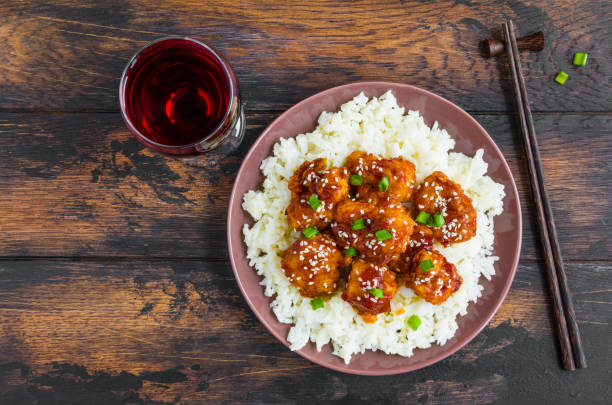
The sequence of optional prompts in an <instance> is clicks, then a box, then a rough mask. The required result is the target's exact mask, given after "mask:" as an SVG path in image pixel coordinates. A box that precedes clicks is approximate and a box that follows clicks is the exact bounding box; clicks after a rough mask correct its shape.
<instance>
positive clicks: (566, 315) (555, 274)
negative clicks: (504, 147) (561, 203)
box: [503, 20, 586, 370]
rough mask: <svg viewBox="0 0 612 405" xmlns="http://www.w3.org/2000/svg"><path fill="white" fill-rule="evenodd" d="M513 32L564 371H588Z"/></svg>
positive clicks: (510, 42)
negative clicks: (582, 369) (584, 369)
mask: <svg viewBox="0 0 612 405" xmlns="http://www.w3.org/2000/svg"><path fill="white" fill-rule="evenodd" d="M514 30H515V28H514V23H513V22H512V20H508V21H507V22H505V23H504V24H503V32H504V37H505V39H506V51H507V54H508V60H509V64H510V71H511V72H512V83H513V87H514V95H515V101H516V105H517V109H518V113H519V122H520V126H521V133H522V135H523V146H524V148H525V155H526V157H527V164H528V168H529V177H530V183H531V192H532V195H533V200H534V203H535V206H536V211H537V219H538V226H539V229H540V239H541V242H542V248H543V250H544V257H545V260H546V273H547V276H548V284H549V288H550V291H551V293H552V298H553V306H554V313H555V323H556V326H557V332H558V337H559V343H560V345H561V357H562V362H563V368H565V369H566V370H575V369H576V368H585V367H586V359H585V356H584V351H583V348H582V341H581V339H580V332H579V330H578V324H577V322H576V315H575V313H574V304H573V302H572V297H571V293H570V290H569V287H568V285H567V277H566V275H565V269H564V266H563V258H562V257H561V249H560V247H559V241H558V238H557V230H556V228H555V223H554V219H553V214H552V209H551V207H550V202H549V198H548V191H547V190H546V184H545V182H544V173H543V170H542V165H541V163H540V152H539V150H538V142H537V139H536V134H535V129H534V126H533V117H532V116H531V109H530V108H529V100H528V98H527V90H526V88H525V79H524V77H523V73H522V71H521V62H520V59H519V51H518V46H517V42H516V36H515V33H514Z"/></svg>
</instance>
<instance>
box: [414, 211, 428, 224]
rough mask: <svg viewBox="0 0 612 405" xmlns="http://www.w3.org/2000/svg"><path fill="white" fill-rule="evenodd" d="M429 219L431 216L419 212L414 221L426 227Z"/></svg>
mask: <svg viewBox="0 0 612 405" xmlns="http://www.w3.org/2000/svg"><path fill="white" fill-rule="evenodd" d="M429 218H431V215H429V214H428V213H426V212H425V211H421V212H419V215H417V217H416V218H415V221H416V222H418V223H419V224H423V225H427V221H428V220H429Z"/></svg>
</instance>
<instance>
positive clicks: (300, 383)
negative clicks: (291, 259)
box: [0, 261, 612, 404]
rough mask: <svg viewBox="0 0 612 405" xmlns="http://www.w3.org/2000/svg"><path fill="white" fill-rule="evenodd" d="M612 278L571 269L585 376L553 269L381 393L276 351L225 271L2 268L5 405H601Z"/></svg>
mask: <svg viewBox="0 0 612 405" xmlns="http://www.w3.org/2000/svg"><path fill="white" fill-rule="evenodd" d="M611 270H612V265H611V264H572V265H568V278H569V282H570V285H571V286H572V288H573V291H574V297H575V300H576V314H577V318H578V321H579V323H580V327H581V330H582V333H583V341H584V342H585V349H586V352H587V359H588V362H589V368H587V369H585V370H581V371H580V372H575V373H567V372H564V371H563V370H561V368H560V365H559V364H558V360H557V359H558V355H557V348H556V344H555V341H556V340H555V337H554V335H553V332H552V328H551V321H552V320H551V308H550V301H549V299H548V298H547V293H546V287H545V286H546V284H545V281H544V280H543V277H544V273H543V269H542V268H540V267H539V265H537V264H528V265H521V266H520V267H519V269H518V272H517V277H516V279H515V282H514V285H513V288H512V289H511V290H510V293H509V295H508V297H507V299H506V301H505V302H504V304H503V306H502V307H501V310H500V311H499V312H498V314H497V315H496V316H495V318H494V319H493V322H492V323H491V325H489V326H488V327H487V328H486V329H485V330H484V331H483V332H482V333H481V334H480V335H479V336H477V337H476V339H474V341H472V342H471V343H470V344H469V345H468V346H466V347H465V348H464V349H462V350H460V351H459V352H458V353H456V354H455V355H453V356H451V357H450V358H448V359H446V360H444V361H442V362H440V363H438V364H436V365H434V366H431V367H428V368H426V369H423V370H419V371H416V372H413V373H409V374H404V375H399V376H392V377H385V378H384V384H383V383H377V384H373V383H372V382H373V380H372V379H371V378H367V377H358V376H351V375H345V374H341V373H337V372H332V371H328V370H326V369H323V368H321V367H319V366H316V365H314V364H312V363H310V362H308V361H306V360H304V359H302V358H301V357H299V356H297V355H296V354H294V353H292V352H290V351H289V350H288V349H286V348H285V347H284V346H283V345H281V344H280V343H278V342H277V341H276V340H275V339H274V338H273V337H272V335H270V334H269V333H268V332H267V331H266V330H265V329H264V328H263V326H262V325H261V324H260V323H259V322H258V321H257V319H256V318H255V316H254V315H253V314H252V313H251V311H250V310H249V308H248V307H247V305H246V303H245V302H244V300H243V299H242V297H241V295H240V292H239V290H238V288H237V286H236V283H235V281H234V279H233V277H232V273H231V270H230V268H229V264H228V263H227V262H216V263H211V262H200V261H182V262H179V261H171V262H165V261H156V262H98V261H91V262H78V261H77V262H62V261H34V262H32V261H2V262H0V402H2V403H24V402H27V403H30V402H35V401H39V403H67V402H70V403H105V404H109V403H120V402H121V401H125V402H130V403H137V402H138V401H142V402H144V403H153V401H160V402H163V403H174V402H180V403H188V404H191V403H201V402H202V401H211V402H212V401H215V402H218V401H226V402H227V403H300V402H304V401H312V400H316V401H317V402H321V403H327V402H332V401H338V402H343V403H371V402H372V401H381V400H382V401H383V402H385V403H415V402H419V403H426V402H427V403H430V402H434V403H466V404H467V403H474V398H478V402H481V403H484V402H487V403H488V402H492V401H498V402H499V403H508V404H515V403H533V402H536V401H540V402H542V401H543V402H544V403H559V404H568V403H576V402H579V403H593V404H595V403H603V402H602V396H601V393H602V392H605V390H606V389H607V386H608V384H609V361H608V359H609V358H610V355H611V354H612V353H611V347H610V345H609V341H608V338H609V333H610V323H611V322H612V306H611V305H610V303H611V301H610V290H609V288H608V287H607V286H609V285H610V283H611V282H612V271H611ZM380 382H382V380H381V381H380ZM238 386H243V387H257V389H250V388H248V389H236V388H235V387H238ZM128 400H129V401H128ZM160 402H155V403H160Z"/></svg>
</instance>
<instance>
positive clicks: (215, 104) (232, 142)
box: [119, 37, 245, 154]
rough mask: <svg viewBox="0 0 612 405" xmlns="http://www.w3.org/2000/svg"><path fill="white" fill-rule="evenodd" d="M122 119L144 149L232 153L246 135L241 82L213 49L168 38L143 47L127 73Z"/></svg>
mask: <svg viewBox="0 0 612 405" xmlns="http://www.w3.org/2000/svg"><path fill="white" fill-rule="evenodd" d="M119 104H120V106H121V115H122V116H123V119H124V121H125V123H126V125H127V126H128V128H129V129H130V131H131V132H132V133H133V134H134V135H135V136H136V138H138V140H140V142H142V143H144V144H145V145H147V146H149V147H151V148H153V149H156V150H158V151H161V152H164V153H171V154H190V153H196V152H208V151H210V150H212V149H214V148H217V147H219V150H222V151H223V152H226V153H229V152H231V151H232V150H234V149H236V148H237V147H238V145H239V144H240V142H241V141H242V137H243V135H244V128H245V120H244V111H243V109H242V106H241V104H240V95H239V90H238V81H237V80H236V76H235V75H234V72H233V71H232V69H231V67H230V65H229V64H228V63H227V62H226V61H225V60H224V59H223V58H222V57H221V55H219V53H218V52H216V51H215V50H214V49H212V48H211V47H210V46H208V45H206V44H203V43H202V42H199V41H196V40H194V39H191V38H184V37H166V38H161V39H158V40H156V41H153V42H151V43H150V44H148V45H145V46H144V47H143V48H141V49H140V50H139V51H138V52H137V53H136V54H135V55H134V56H133V57H132V59H131V60H130V62H129V63H128V65H127V66H126V67H125V70H124V71H123V75H122V77H121V83H120V85H119Z"/></svg>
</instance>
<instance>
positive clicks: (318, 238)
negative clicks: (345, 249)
mask: <svg viewBox="0 0 612 405" xmlns="http://www.w3.org/2000/svg"><path fill="white" fill-rule="evenodd" d="M348 259H350V258H348ZM349 263H350V261H348V260H347V258H346V256H344V255H343V254H342V253H341V252H340V250H339V249H338V248H337V247H336V243H335V242H334V241H333V239H332V238H331V237H329V236H328V235H326V234H317V235H315V236H313V237H311V238H310V239H298V240H297V241H295V242H294V243H293V244H292V245H291V246H290V247H289V249H287V250H286V251H285V252H284V253H283V258H282V261H281V267H282V268H283V271H284V272H285V276H287V278H288V279H289V281H290V282H291V284H292V285H293V286H294V287H296V288H297V289H298V291H299V292H300V294H301V295H302V296H304V297H308V298H316V297H323V296H328V295H331V294H333V293H334V292H335V291H336V288H337V285H338V279H339V278H340V271H339V269H338V267H342V266H347V265H348V264H349Z"/></svg>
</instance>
